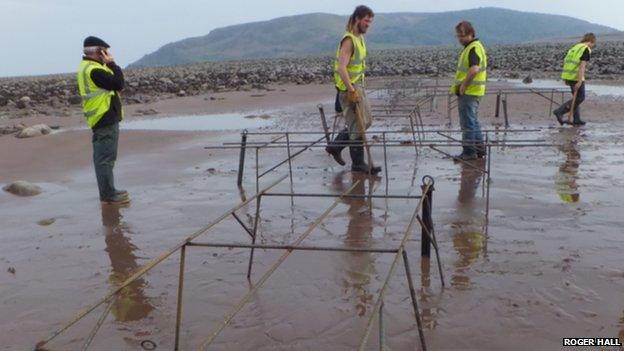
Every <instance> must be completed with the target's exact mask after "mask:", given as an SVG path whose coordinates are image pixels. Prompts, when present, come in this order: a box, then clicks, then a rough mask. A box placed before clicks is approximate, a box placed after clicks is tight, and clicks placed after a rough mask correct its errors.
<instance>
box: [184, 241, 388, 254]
mask: <svg viewBox="0 0 624 351" xmlns="http://www.w3.org/2000/svg"><path fill="white" fill-rule="evenodd" d="M188 246H198V247H213V248H229V249H231V248H236V249H259V250H287V251H331V252H359V253H397V252H398V249H378V248H361V247H353V248H350V247H333V246H294V245H267V244H231V243H190V244H188Z"/></svg>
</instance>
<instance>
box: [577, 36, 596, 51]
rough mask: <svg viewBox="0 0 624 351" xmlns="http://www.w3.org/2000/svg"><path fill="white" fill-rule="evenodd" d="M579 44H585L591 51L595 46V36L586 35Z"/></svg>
mask: <svg viewBox="0 0 624 351" xmlns="http://www.w3.org/2000/svg"><path fill="white" fill-rule="evenodd" d="M580 42H581V43H585V44H587V46H589V47H590V48H592V49H593V48H594V46H596V35H595V34H594V33H586V34H585V35H583V39H581V41H580Z"/></svg>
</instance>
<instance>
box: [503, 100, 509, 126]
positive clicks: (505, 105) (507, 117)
mask: <svg viewBox="0 0 624 351" xmlns="http://www.w3.org/2000/svg"><path fill="white" fill-rule="evenodd" d="M503 115H504V116H505V128H509V116H508V115H507V94H505V96H504V97H503Z"/></svg>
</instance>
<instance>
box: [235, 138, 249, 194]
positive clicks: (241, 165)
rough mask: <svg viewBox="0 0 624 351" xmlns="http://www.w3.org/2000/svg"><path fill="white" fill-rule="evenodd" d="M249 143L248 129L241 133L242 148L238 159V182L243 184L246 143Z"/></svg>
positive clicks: (239, 184)
mask: <svg viewBox="0 0 624 351" xmlns="http://www.w3.org/2000/svg"><path fill="white" fill-rule="evenodd" d="M246 143H247V129H245V130H244V131H243V133H242V134H241V148H240V157H239V159H238V180H237V181H236V184H238V186H241V185H242V184H243V172H244V170H245V151H246V147H245V144H246Z"/></svg>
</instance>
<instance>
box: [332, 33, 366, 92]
mask: <svg viewBox="0 0 624 351" xmlns="http://www.w3.org/2000/svg"><path fill="white" fill-rule="evenodd" d="M347 37H348V38H351V41H352V42H353V55H351V59H350V60H349V64H348V65H347V72H348V73H349V80H350V81H351V84H356V83H362V84H363V83H364V73H365V71H366V43H365V42H364V37H363V36H362V37H360V38H358V37H356V36H355V35H354V34H353V33H350V32H346V33H345V34H344V36H343V37H342V39H341V40H340V44H342V41H343V40H344V39H345V38H347ZM340 44H338V50H336V62H335V63H334V81H335V82H336V87H337V88H338V90H340V91H346V90H347V85H346V84H345V83H344V82H343V81H342V78H341V77H340V74H339V73H338V68H339V66H340V62H339V61H340Z"/></svg>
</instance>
